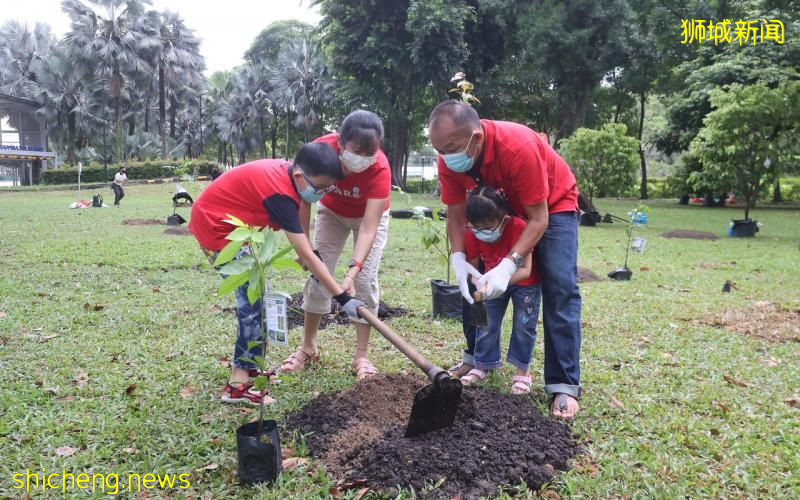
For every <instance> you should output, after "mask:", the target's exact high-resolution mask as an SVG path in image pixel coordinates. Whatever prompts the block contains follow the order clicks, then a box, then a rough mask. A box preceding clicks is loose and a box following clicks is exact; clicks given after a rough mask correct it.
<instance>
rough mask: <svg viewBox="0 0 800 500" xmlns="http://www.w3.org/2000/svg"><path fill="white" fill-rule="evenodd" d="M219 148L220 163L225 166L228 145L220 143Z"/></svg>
mask: <svg viewBox="0 0 800 500" xmlns="http://www.w3.org/2000/svg"><path fill="white" fill-rule="evenodd" d="M219 147H220V148H222V163H223V165H227V164H228V145H227V144H225V143H224V142H223V143H220V146H219Z"/></svg>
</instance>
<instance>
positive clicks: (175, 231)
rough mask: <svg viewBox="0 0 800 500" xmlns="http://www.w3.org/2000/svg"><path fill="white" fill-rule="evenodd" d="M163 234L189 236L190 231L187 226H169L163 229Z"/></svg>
mask: <svg viewBox="0 0 800 500" xmlns="http://www.w3.org/2000/svg"><path fill="white" fill-rule="evenodd" d="M164 234H172V235H175V236H191V235H192V232H191V231H189V228H188V227H171V228H169V229H165V230H164Z"/></svg>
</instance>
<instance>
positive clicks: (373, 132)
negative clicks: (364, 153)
mask: <svg viewBox="0 0 800 500" xmlns="http://www.w3.org/2000/svg"><path fill="white" fill-rule="evenodd" d="M339 139H340V140H341V142H342V145H343V146H344V145H345V144H347V143H348V142H354V143H355V144H356V146H358V147H359V148H361V149H370V148H372V147H373V145H374V144H375V141H376V140H377V141H378V147H380V144H381V142H383V121H381V119H380V117H379V116H378V115H376V114H375V113H373V112H372V111H367V110H365V109H357V110H355V111H353V112H352V113H350V114H349V115H347V117H346V118H345V119H344V121H343V122H342V126H341V128H340V129H339Z"/></svg>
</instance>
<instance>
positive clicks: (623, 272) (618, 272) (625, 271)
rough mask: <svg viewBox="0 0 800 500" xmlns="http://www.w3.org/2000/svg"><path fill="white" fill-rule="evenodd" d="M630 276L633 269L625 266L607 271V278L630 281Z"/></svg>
mask: <svg viewBox="0 0 800 500" xmlns="http://www.w3.org/2000/svg"><path fill="white" fill-rule="evenodd" d="M631 276H633V271H631V270H630V269H629V268H627V267H620V268H619V269H614V270H613V271H611V272H610V273H608V277H609V278H611V279H612V280H617V281H630V280H631Z"/></svg>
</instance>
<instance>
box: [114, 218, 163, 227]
mask: <svg viewBox="0 0 800 500" xmlns="http://www.w3.org/2000/svg"><path fill="white" fill-rule="evenodd" d="M122 223H123V224H125V225H126V226H157V225H164V224H166V222H164V221H163V220H161V219H125V220H124V221H122Z"/></svg>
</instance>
